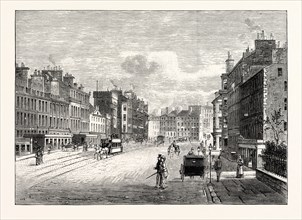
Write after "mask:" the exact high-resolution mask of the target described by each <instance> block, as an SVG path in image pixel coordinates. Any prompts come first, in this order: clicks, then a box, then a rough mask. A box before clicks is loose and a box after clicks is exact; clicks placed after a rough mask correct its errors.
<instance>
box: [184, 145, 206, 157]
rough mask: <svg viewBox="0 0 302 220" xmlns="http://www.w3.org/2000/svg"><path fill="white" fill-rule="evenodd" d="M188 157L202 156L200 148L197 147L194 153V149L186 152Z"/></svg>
mask: <svg viewBox="0 0 302 220" xmlns="http://www.w3.org/2000/svg"><path fill="white" fill-rule="evenodd" d="M188 155H196V156H204V154H203V152H202V150H201V148H200V147H197V152H196V153H195V150H194V147H192V148H191V150H190V151H189V152H188Z"/></svg>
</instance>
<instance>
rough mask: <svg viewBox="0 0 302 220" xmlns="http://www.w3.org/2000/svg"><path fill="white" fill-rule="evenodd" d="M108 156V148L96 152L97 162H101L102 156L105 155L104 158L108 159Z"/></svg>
mask: <svg viewBox="0 0 302 220" xmlns="http://www.w3.org/2000/svg"><path fill="white" fill-rule="evenodd" d="M108 154H109V148H108V147H101V148H99V149H98V151H97V160H101V159H102V158H103V155H105V156H106V158H108Z"/></svg>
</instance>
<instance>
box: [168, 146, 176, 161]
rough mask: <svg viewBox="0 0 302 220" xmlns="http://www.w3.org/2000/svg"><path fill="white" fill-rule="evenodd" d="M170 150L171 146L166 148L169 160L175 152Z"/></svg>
mask: <svg viewBox="0 0 302 220" xmlns="http://www.w3.org/2000/svg"><path fill="white" fill-rule="evenodd" d="M172 148H173V146H172V144H171V145H169V147H168V156H170V158H172V157H173V154H174V152H175V150H172Z"/></svg>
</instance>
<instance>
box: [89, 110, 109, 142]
mask: <svg viewBox="0 0 302 220" xmlns="http://www.w3.org/2000/svg"><path fill="white" fill-rule="evenodd" d="M89 113H90V115H89V117H90V120H89V135H88V137H89V138H88V139H90V140H87V142H88V143H91V144H99V143H101V139H102V138H103V139H104V138H106V137H107V135H106V117H105V116H104V115H102V114H101V113H100V112H99V110H98V107H96V108H94V107H93V106H92V105H90V109H89Z"/></svg>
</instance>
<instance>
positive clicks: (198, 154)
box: [197, 147, 204, 156]
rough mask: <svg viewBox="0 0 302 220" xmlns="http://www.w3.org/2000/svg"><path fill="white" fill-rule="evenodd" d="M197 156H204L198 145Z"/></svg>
mask: <svg viewBox="0 0 302 220" xmlns="http://www.w3.org/2000/svg"><path fill="white" fill-rule="evenodd" d="M197 156H204V155H203V153H202V151H201V149H200V147H197Z"/></svg>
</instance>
